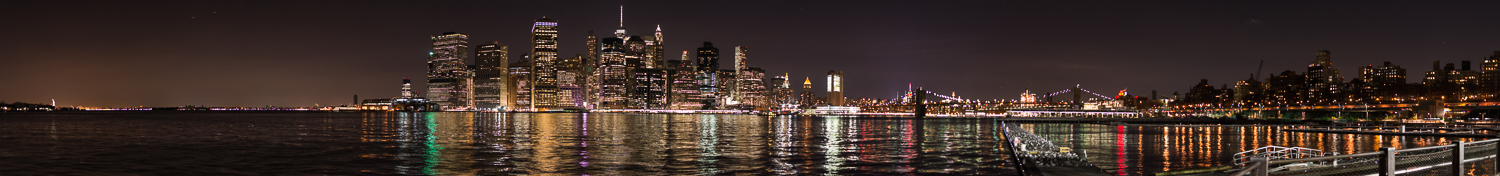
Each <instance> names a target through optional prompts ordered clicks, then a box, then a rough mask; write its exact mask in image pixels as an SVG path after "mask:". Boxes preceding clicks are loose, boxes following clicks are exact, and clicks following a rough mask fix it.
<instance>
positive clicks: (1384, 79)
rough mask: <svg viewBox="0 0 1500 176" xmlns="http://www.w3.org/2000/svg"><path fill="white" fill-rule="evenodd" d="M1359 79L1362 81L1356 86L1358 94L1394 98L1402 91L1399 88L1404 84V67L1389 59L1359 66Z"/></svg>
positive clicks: (1372, 97) (1381, 98)
mask: <svg viewBox="0 0 1500 176" xmlns="http://www.w3.org/2000/svg"><path fill="white" fill-rule="evenodd" d="M1359 81H1360V82H1362V83H1363V85H1357V86H1360V87H1357V89H1358V90H1359V92H1358V93H1359V94H1362V95H1364V96H1366V97H1368V98H1371V99H1374V100H1386V99H1388V98H1394V96H1395V95H1397V94H1399V93H1401V92H1403V91H1402V90H1401V88H1402V87H1404V86H1405V85H1406V69H1404V68H1401V66H1398V65H1395V64H1391V62H1390V61H1386V62H1385V63H1384V64H1382V65H1381V66H1372V65H1367V66H1365V67H1361V68H1359ZM1353 88H1354V87H1351V89H1353ZM1362 98H1363V97H1362Z"/></svg>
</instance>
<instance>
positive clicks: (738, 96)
mask: <svg viewBox="0 0 1500 176" xmlns="http://www.w3.org/2000/svg"><path fill="white" fill-rule="evenodd" d="M745 52H750V49H749V48H745V46H735V47H734V76H735V77H737V78H738V79H734V80H729V81H733V82H734V83H730V84H729V87H724V89H728V90H729V99H731V100H732V101H730V102H731V103H734V104H738V103H739V102H743V101H745V100H744V98H743V97H744V96H745V93H744V92H742V91H741V90H740V89H741V86H742V85H743V84H744V82H745V79H747V76H746V75H745V69H747V68H749V67H750V66H749V65H746V64H747V63H745V62H746V61H747V60H746V59H749V58H745Z"/></svg>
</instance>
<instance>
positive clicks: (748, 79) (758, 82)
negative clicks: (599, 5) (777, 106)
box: [735, 67, 772, 110]
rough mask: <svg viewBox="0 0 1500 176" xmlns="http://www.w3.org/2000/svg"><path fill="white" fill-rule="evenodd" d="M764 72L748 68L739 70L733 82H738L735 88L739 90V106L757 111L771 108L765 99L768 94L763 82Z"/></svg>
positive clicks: (769, 102)
mask: <svg viewBox="0 0 1500 176" xmlns="http://www.w3.org/2000/svg"><path fill="white" fill-rule="evenodd" d="M765 72H766V71H765V70H762V69H760V67H748V68H745V69H743V70H740V75H738V76H736V77H735V78H736V79H735V80H739V83H738V84H737V86H738V87H739V89H740V95H739V96H738V97H737V98H739V101H740V104H743V105H748V106H749V107H751V109H757V110H766V109H770V108H771V106H772V104H771V101H770V99H767V97H769V96H768V95H769V94H767V92H766V90H767V89H766V85H765V80H763V79H764V78H765V77H766V74H765Z"/></svg>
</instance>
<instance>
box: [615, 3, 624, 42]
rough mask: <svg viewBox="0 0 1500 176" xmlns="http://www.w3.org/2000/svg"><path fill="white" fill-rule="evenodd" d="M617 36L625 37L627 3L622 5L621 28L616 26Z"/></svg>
mask: <svg viewBox="0 0 1500 176" xmlns="http://www.w3.org/2000/svg"><path fill="white" fill-rule="evenodd" d="M615 37H616V38H621V39H624V38H625V5H620V28H615Z"/></svg>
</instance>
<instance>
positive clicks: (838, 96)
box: [828, 70, 844, 106]
mask: <svg viewBox="0 0 1500 176" xmlns="http://www.w3.org/2000/svg"><path fill="white" fill-rule="evenodd" d="M828 104H829V105H833V106H843V105H844V71H839V70H829V71H828Z"/></svg>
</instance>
